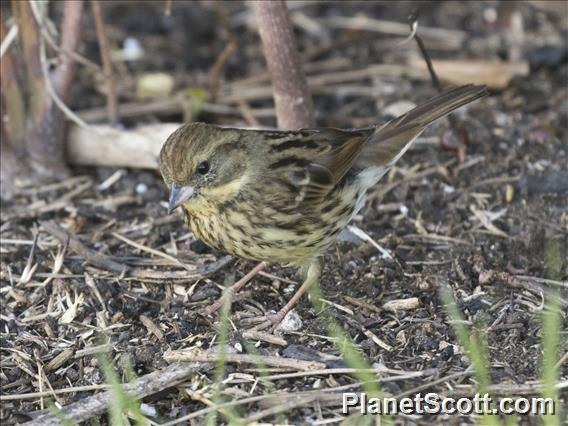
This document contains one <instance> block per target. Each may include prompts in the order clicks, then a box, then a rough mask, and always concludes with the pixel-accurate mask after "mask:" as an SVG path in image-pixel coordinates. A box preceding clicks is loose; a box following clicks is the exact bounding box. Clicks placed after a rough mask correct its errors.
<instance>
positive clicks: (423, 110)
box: [357, 84, 487, 168]
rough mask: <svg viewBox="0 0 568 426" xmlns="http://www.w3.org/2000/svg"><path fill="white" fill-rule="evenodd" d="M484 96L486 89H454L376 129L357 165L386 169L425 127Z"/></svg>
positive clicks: (470, 86) (476, 86)
mask: <svg viewBox="0 0 568 426" xmlns="http://www.w3.org/2000/svg"><path fill="white" fill-rule="evenodd" d="M486 94H487V88H486V87H485V86H478V85H474V84H468V85H465V86H460V87H456V88H453V89H450V90H447V91H445V92H443V93H441V94H439V95H438V96H436V97H434V98H432V99H430V100H429V101H427V102H425V103H423V104H422V105H419V106H417V107H416V108H414V109H412V110H410V111H408V112H407V113H406V114H403V115H401V116H400V117H397V118H395V119H394V120H391V121H389V122H388V123H387V124H385V125H383V126H381V127H377V129H375V131H374V132H373V133H372V135H371V136H370V137H369V139H368V140H367V141H366V143H365V145H364V146H363V148H362V149H361V154H360V155H359V158H358V159H357V166H359V167H361V168H367V167H373V166H383V167H384V166H387V167H388V166H390V165H392V164H394V163H395V162H396V161H397V160H398V159H399V158H400V157H401V156H402V155H403V154H404V153H405V152H406V150H407V149H408V148H409V147H410V145H411V144H412V142H413V141H414V140H415V139H416V137H417V136H418V135H420V133H422V131H423V130H424V129H425V128H426V126H428V125H429V124H431V123H433V122H434V121H436V120H438V119H439V118H442V117H444V116H446V115H448V114H449V113H450V112H452V111H454V110H455V109H457V108H460V107H462V106H464V105H467V104H469V103H470V102H473V101H475V100H476V99H479V98H481V97H483V96H485V95H486Z"/></svg>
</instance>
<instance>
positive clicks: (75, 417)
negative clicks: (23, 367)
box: [24, 364, 202, 426]
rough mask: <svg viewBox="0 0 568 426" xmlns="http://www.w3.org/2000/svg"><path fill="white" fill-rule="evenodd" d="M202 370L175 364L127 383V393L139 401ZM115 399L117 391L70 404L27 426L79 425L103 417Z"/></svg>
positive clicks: (194, 366) (193, 366) (40, 417)
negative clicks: (63, 423) (68, 423)
mask: <svg viewBox="0 0 568 426" xmlns="http://www.w3.org/2000/svg"><path fill="white" fill-rule="evenodd" d="M201 369H202V366H200V365H198V364H172V365H170V366H168V367H166V368H164V369H162V370H157V371H154V372H152V373H150V374H146V375H145V376H142V377H140V378H138V379H136V380H134V381H133V382H132V383H128V384H125V385H124V390H125V391H126V392H127V393H129V394H130V395H131V396H133V397H134V398H136V399H140V398H144V397H145V396H148V395H152V394H155V393H157V392H159V391H161V390H164V389H167V388H170V387H172V386H176V385H178V384H180V383H181V382H183V381H184V380H185V379H186V378H187V377H188V376H190V375H191V374H193V373H196V372H198V371H200V370H201ZM115 398H116V395H115V394H114V392H113V391H112V390H109V391H106V392H104V393H99V394H97V395H93V396H90V397H88V398H84V399H81V400H79V401H77V402H74V403H72V404H69V405H67V406H65V407H63V408H62V409H61V410H60V413H58V415H55V414H52V413H49V414H44V415H41V416H39V417H37V418H36V419H34V420H32V421H29V422H27V423H24V425H27V426H32V425H42V426H58V425H60V424H61V418H65V419H66V420H70V421H71V422H72V423H73V424H78V423H80V422H84V421H86V420H89V419H92V418H93V417H95V416H100V415H102V414H103V413H104V412H105V411H106V410H107V409H108V407H109V405H110V404H111V403H112V401H113V400H114V399H115Z"/></svg>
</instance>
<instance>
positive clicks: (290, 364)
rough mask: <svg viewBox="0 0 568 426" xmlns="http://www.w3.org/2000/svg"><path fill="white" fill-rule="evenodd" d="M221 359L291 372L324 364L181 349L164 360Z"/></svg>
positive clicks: (204, 360)
mask: <svg viewBox="0 0 568 426" xmlns="http://www.w3.org/2000/svg"><path fill="white" fill-rule="evenodd" d="M221 357H223V359H225V360H226V362H229V363H237V364H261V365H266V366H272V367H283V368H290V369H293V370H317V369H324V368H325V364H324V363H321V362H316V361H303V360H300V359H292V358H280V357H276V356H263V355H248V354H232V353H230V354H222V353H219V352H213V351H202V350H200V349H196V348H192V349H181V350H178V351H167V352H166V353H164V359H165V360H166V361H167V362H207V363H210V362H211V363H214V362H217V361H218V360H219V358H221Z"/></svg>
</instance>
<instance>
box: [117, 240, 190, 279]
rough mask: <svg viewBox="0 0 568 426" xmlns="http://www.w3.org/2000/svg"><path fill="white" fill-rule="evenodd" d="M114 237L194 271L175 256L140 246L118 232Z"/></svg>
mask: <svg viewBox="0 0 568 426" xmlns="http://www.w3.org/2000/svg"><path fill="white" fill-rule="evenodd" d="M112 236H113V237H114V238H116V239H119V240H120V241H123V242H125V243H126V244H128V245H130V246H132V247H136V248H137V249H139V250H142V251H145V252H147V253H151V254H154V255H156V256H159V257H161V258H163V259H167V260H169V261H170V262H172V263H173V264H174V265H178V266H181V267H182V268H184V269H186V270H188V271H193V268H191V267H189V266H187V265H186V264H184V263H182V262H181V261H180V260H178V259H176V258H175V257H173V256H170V255H169V254H167V253H164V252H161V251H160V250H156V249H153V248H151V247H147V246H145V245H143V244H139V243H137V242H136V241H132V240H131V239H129V238H126V237H124V236H122V235H120V234H118V233H116V232H113V233H112Z"/></svg>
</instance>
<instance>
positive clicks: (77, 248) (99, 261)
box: [39, 221, 127, 273]
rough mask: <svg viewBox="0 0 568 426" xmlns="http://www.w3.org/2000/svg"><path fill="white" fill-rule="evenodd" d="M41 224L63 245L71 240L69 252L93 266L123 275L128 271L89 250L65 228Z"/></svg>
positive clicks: (50, 223) (124, 267) (42, 222)
mask: <svg viewBox="0 0 568 426" xmlns="http://www.w3.org/2000/svg"><path fill="white" fill-rule="evenodd" d="M39 224H40V225H41V227H42V228H43V229H44V230H45V231H47V232H48V233H50V234H51V235H53V236H54V237H55V238H57V239H58V240H60V241H61V242H62V243H65V241H67V240H69V250H71V251H73V252H75V253H77V254H79V255H81V256H83V257H84V258H85V260H86V261H87V262H89V263H91V264H92V265H94V266H98V267H99V268H103V269H106V270H109V271H112V272H117V273H121V272H122V271H124V270H126V269H127V267H126V266H125V265H123V264H121V263H118V262H116V261H114V260H112V259H111V258H110V257H108V256H105V255H104V254H100V253H97V252H96V251H94V250H91V249H90V248H87V247H86V246H85V245H84V244H83V243H82V242H81V241H79V239H78V238H77V237H73V236H71V235H69V234H68V233H67V232H65V230H64V229H63V228H61V227H59V226H58V225H56V224H55V223H52V222H44V221H40V222H39Z"/></svg>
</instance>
